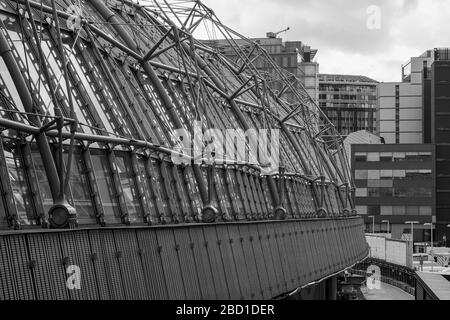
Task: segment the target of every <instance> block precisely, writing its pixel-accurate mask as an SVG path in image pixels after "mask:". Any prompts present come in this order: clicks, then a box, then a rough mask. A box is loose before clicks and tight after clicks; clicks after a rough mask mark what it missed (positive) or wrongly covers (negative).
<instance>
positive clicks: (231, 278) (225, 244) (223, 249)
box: [215, 226, 242, 300]
mask: <svg viewBox="0 0 450 320" xmlns="http://www.w3.org/2000/svg"><path fill="white" fill-rule="evenodd" d="M215 229H216V232H217V238H218V240H217V241H218V242H217V244H218V245H219V250H220V254H221V256H222V261H223V267H224V270H225V280H226V282H227V286H228V293H229V295H230V299H231V300H237V299H240V298H241V297H242V294H241V288H240V286H239V278H238V273H237V269H236V263H235V261H234V257H233V250H232V247H231V244H230V236H229V234H228V228H227V226H216V228H215Z"/></svg>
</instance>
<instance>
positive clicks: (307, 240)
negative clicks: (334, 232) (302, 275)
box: [297, 223, 316, 281]
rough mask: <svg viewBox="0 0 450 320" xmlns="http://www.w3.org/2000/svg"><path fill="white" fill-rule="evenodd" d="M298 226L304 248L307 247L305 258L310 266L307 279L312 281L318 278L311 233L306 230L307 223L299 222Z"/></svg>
mask: <svg viewBox="0 0 450 320" xmlns="http://www.w3.org/2000/svg"><path fill="white" fill-rule="evenodd" d="M297 227H298V228H299V230H300V233H299V234H300V239H301V242H302V243H303V244H304V249H305V251H304V252H305V255H306V257H305V259H306V262H307V266H308V269H307V270H308V271H307V274H306V276H307V279H310V280H309V281H312V280H313V279H316V274H315V272H314V270H315V268H316V265H315V263H314V259H313V252H314V251H313V250H312V247H311V240H310V238H309V234H308V233H307V232H306V229H307V226H306V224H303V223H299V224H297Z"/></svg>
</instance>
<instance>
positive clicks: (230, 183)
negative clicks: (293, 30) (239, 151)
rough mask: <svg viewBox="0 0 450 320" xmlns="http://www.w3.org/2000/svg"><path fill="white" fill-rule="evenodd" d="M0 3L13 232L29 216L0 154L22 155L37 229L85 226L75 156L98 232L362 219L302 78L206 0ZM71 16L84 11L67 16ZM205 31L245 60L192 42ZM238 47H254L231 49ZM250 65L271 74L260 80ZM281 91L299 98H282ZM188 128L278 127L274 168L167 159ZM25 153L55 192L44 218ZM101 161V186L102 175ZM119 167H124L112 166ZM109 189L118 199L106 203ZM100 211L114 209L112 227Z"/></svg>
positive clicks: (337, 140) (340, 156)
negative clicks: (268, 171)
mask: <svg viewBox="0 0 450 320" xmlns="http://www.w3.org/2000/svg"><path fill="white" fill-rule="evenodd" d="M2 2H3V3H4V6H1V7H0V18H1V21H2V22H1V23H0V55H1V57H2V59H3V61H4V65H5V66H6V68H7V72H8V74H9V77H10V79H9V78H8V79H7V78H6V77H5V78H4V79H3V80H2V83H1V84H0V92H1V96H0V98H1V99H0V105H1V109H0V113H1V118H0V130H2V132H3V133H2V136H1V140H2V141H3V142H2V143H0V145H1V146H2V150H0V165H1V167H0V169H1V170H0V174H1V184H0V188H1V191H2V192H3V207H4V209H5V212H6V215H5V218H6V221H7V227H10V228H21V227H23V222H22V220H23V219H22V218H21V214H22V213H20V212H19V211H21V210H18V207H19V204H18V203H17V202H18V201H19V200H17V198H15V197H14V195H15V194H16V193H17V190H14V188H13V186H15V185H16V182H15V180H14V179H12V178H11V177H10V176H9V174H8V170H10V169H11V168H12V165H11V164H10V163H8V160H7V159H6V153H5V150H3V148H4V147H3V145H5V146H6V147H8V148H9V149H10V150H19V149H20V152H21V157H20V159H21V160H16V161H19V162H20V161H23V167H24V177H25V178H24V179H23V181H27V182H26V184H27V187H26V189H27V190H28V189H29V191H30V193H31V194H32V195H33V196H32V197H31V198H30V199H31V200H30V203H29V204H28V205H29V206H30V207H29V208H27V209H26V211H27V215H30V214H31V213H33V214H34V217H35V223H37V224H41V225H43V226H46V225H47V221H48V222H49V223H50V226H52V227H56V228H62V227H76V226H77V225H78V223H92V221H91V220H92V219H89V218H86V217H81V216H80V215H79V209H78V208H77V203H76V202H77V201H76V200H77V197H78V196H77V195H74V194H73V192H74V187H73V186H72V184H71V179H73V176H74V173H73V170H74V166H75V162H74V161H75V160H74V158H75V156H77V159H79V160H78V161H79V162H77V166H78V167H77V168H75V169H77V170H78V171H77V172H78V173H81V174H82V175H83V177H84V178H83V179H84V180H83V181H85V182H86V186H85V187H86V188H87V189H89V194H90V195H89V197H90V199H89V200H90V201H91V204H92V208H93V209H92V216H93V217H94V223H97V224H100V225H106V224H110V223H115V222H116V223H122V224H134V223H136V224H138V223H147V224H159V223H178V222H194V221H203V222H218V221H233V220H244V219H249V220H255V219H286V218H293V219H294V218H295V219H298V218H305V217H307V218H311V217H332V216H351V215H355V214H356V211H355V206H354V201H353V199H354V184H353V182H352V179H351V175H350V173H349V168H348V162H347V159H345V157H346V153H345V151H344V148H343V143H342V139H341V137H340V136H339V134H338V132H337V131H336V129H335V128H334V126H333V125H332V124H331V122H330V121H328V119H327V118H326V116H325V114H323V112H322V111H321V110H320V108H319V107H318V106H317V104H316V102H315V101H314V100H313V99H312V98H311V97H310V96H309V95H308V93H307V92H306V90H305V88H304V87H303V86H302V85H301V82H300V81H299V80H298V79H295V77H294V76H293V75H292V74H288V73H287V72H286V71H285V70H283V69H281V68H280V67H278V66H277V65H276V64H275V63H274V62H273V60H272V59H271V57H270V55H269V54H268V53H267V52H266V51H265V50H264V49H263V48H262V47H261V46H259V45H258V44H257V43H255V42H253V41H251V40H250V39H247V38H245V37H243V36H242V35H240V34H239V33H237V32H236V31H233V30H231V29H230V28H228V27H227V26H225V25H223V24H222V23H221V21H220V20H219V18H218V17H217V16H216V15H215V14H214V12H213V11H212V10H211V9H209V8H208V7H206V6H205V5H204V4H203V3H201V2H200V1H171V2H170V3H169V2H167V1H165V0H162V1H156V0H155V1H141V2H140V4H138V3H135V2H132V1H125V0H121V1H118V0H108V1H105V0H91V1H79V0H41V1H37V0H35V1H31V0H17V1H13V0H2ZM74 6H75V8H78V9H79V13H77V14H74V13H73V12H70V10H69V9H70V8H72V7H74ZM202 25H203V26H211V28H212V30H213V31H212V33H213V36H212V37H215V36H216V34H219V35H220V36H221V37H223V38H224V39H226V40H227V41H228V43H229V44H230V45H231V46H232V48H233V50H234V51H235V53H236V54H237V56H238V57H239V59H238V60H237V61H230V60H229V59H227V58H226V57H225V56H223V55H221V54H220V52H218V50H217V49H214V48H211V47H208V46H206V45H205V44H204V43H202V42H201V41H198V40H197V39H196V38H195V35H194V34H195V33H196V32H198V31H199V28H200V27H201V26H202ZM208 28H209V27H208ZM238 38H239V39H241V40H245V41H246V42H247V43H248V46H246V47H248V48H243V47H242V46H239V45H237V43H236V40H235V39H238ZM19 43H20V45H19ZM256 58H258V59H263V60H264V61H265V62H266V63H267V65H269V66H270V70H271V72H270V73H262V72H261V71H260V70H258V69H257V68H256V66H255V60H256ZM5 71H6V70H5ZM273 83H278V84H282V85H281V87H282V89H281V90H280V91H276V90H274V87H273ZM288 90H289V92H290V93H292V94H293V96H294V97H295V99H294V101H287V100H286V99H284V98H283V96H284V94H285V92H286V91H288ZM11 92H17V95H16V96H15V95H14V94H12V93H11ZM17 96H18V99H17ZM50 106H51V107H52V108H50ZM321 118H324V119H326V121H325V122H322V121H321V120H320V119H321ZM195 120H200V121H201V123H202V129H203V130H206V129H209V128H219V129H227V128H235V129H236V128H239V129H243V130H244V131H246V130H249V129H257V130H260V129H269V130H270V129H279V130H280V131H281V135H280V140H281V150H280V155H281V161H282V165H281V167H280V170H279V172H278V173H277V174H274V175H268V176H265V175H262V174H261V170H262V169H263V168H262V167H261V166H260V165H259V164H257V163H253V162H241V163H232V164H226V163H225V164H224V163H222V164H215V163H213V164H208V163H207V162H205V163H204V164H202V165H198V164H196V163H194V160H195V159H193V158H189V157H188V159H190V161H192V164H191V165H189V166H184V165H176V164H174V163H172V162H171V160H170V156H171V155H172V154H173V153H174V151H175V150H177V151H176V152H181V151H179V150H180V148H179V147H180V141H179V140H178V138H177V137H176V135H175V131H174V130H175V129H180V128H184V129H186V130H187V131H189V132H191V133H192V132H193V131H194V129H195V128H194V127H193V122H194V121H195ZM250 139H253V138H252V137H250ZM250 142H253V141H250ZM251 145H254V144H251ZM33 146H37V148H35V147H33ZM31 147H33V148H35V149H37V150H38V152H39V156H40V159H41V160H39V161H42V164H43V167H44V171H45V177H46V179H47V181H48V185H49V188H50V192H51V198H52V204H51V206H50V208H49V209H48V212H44V211H46V209H45V210H44V209H43V207H44V206H43V202H44V199H43V198H44V197H43V196H42V190H41V189H42V188H43V187H42V186H40V185H39V184H37V181H33V179H34V177H35V175H36V171H37V170H36V164H35V163H34V162H33V161H35V160H34V159H35V158H36V156H35V155H34V154H35V153H33V150H32V148H31ZM99 150H101V151H99ZM11 152H12V151H11ZM99 152H100V154H101V157H100V158H101V159H102V161H103V160H104V166H105V168H107V169H104V170H105V172H108V173H107V174H106V175H105V176H104V177H103V176H101V177H100V175H99V173H98V169H97V167H96V164H97V162H96V161H97V153H99ZM66 154H67V156H66V158H65V155H66ZM33 155H34V157H35V158H33ZM122 156H124V158H123V159H122ZM184 156H185V155H184ZM118 157H119V159H121V160H120V161H124V163H129V166H130V167H129V168H125V169H123V168H121V167H120V168H119V166H118V165H117V163H118V161H119V160H118ZM230 161H231V160H230ZM230 163H231V162H230ZM80 167H81V168H83V169H82V170H81V169H80ZM125 167H126V166H125ZM20 169H22V168H20ZM17 170H18V169H17ZM80 170H81V171H80ZM124 172H125V173H124ZM13 180H14V181H13ZM103 180H105V181H109V183H110V185H109V188H111V190H113V191H111V192H110V194H111V195H110V197H111V198H112V200H108V201H106V199H109V198H108V197H107V196H106V195H105V190H103V189H102V187H101V183H103ZM21 181H22V180H21ZM23 181H22V182H23ZM19 196H22V195H21V194H20V195H19ZM107 203H108V205H107ZM109 203H111V204H114V205H113V208H112V209H111V210H110V208H109ZM47 207H48V206H47ZM0 208H1V207H0ZM108 212H116V214H117V216H118V218H117V221H116V220H114V219H113V218H111V216H110V214H108ZM0 227H1V224H0Z"/></svg>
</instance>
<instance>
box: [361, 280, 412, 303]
mask: <svg viewBox="0 0 450 320" xmlns="http://www.w3.org/2000/svg"><path fill="white" fill-rule="evenodd" d="M361 291H362V293H363V294H364V297H365V298H366V300H414V296H412V295H410V294H407V293H406V292H405V291H403V290H402V289H399V288H397V287H394V286H391V285H390V284H387V283H381V288H380V289H372V290H369V289H368V288H366V287H364V288H363V287H361Z"/></svg>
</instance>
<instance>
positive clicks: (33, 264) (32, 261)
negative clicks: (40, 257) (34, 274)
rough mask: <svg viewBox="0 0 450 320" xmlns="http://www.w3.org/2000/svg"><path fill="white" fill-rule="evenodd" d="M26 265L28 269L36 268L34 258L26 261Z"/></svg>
mask: <svg viewBox="0 0 450 320" xmlns="http://www.w3.org/2000/svg"><path fill="white" fill-rule="evenodd" d="M28 267H29V268H30V269H34V268H36V260H31V261H30V262H28Z"/></svg>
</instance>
